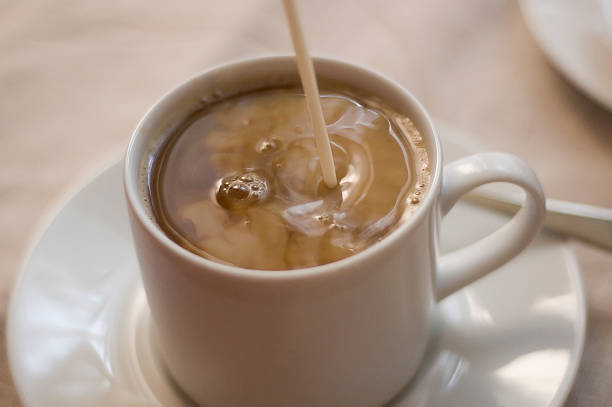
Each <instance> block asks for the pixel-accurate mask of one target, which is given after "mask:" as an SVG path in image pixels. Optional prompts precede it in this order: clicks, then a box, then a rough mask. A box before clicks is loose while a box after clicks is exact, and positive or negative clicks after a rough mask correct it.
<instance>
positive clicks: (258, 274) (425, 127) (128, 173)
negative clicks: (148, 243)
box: [123, 55, 442, 280]
mask: <svg viewBox="0 0 612 407" xmlns="http://www.w3.org/2000/svg"><path fill="white" fill-rule="evenodd" d="M288 61H295V57H294V56H293V55H273V56H264V57H256V58H246V59H240V60H235V61H230V62H226V63H222V64H219V65H216V66H213V67H210V68H208V69H205V70H203V71H200V72H198V73H196V74H195V75H193V76H191V77H189V78H188V79H186V80H184V81H183V82H181V83H180V84H178V85H177V86H175V87H173V88H172V89H171V90H169V91H167V92H166V93H165V94H163V95H162V96H161V97H160V98H159V99H157V100H156V101H155V103H154V104H153V105H152V106H151V107H150V108H149V109H148V110H147V112H146V113H145V115H144V116H143V117H142V119H141V120H140V121H139V122H138V124H137V126H136V128H135V130H134V131H133V133H132V135H131V137H130V142H129V144H128V147H127V151H126V154H125V160H124V168H123V184H124V191H125V195H126V198H127V204H128V205H129V207H130V208H131V209H132V211H133V213H134V215H135V216H136V218H137V220H138V222H140V223H141V225H142V226H143V227H144V228H145V230H146V232H147V233H149V234H150V235H151V236H153V237H154V239H155V240H157V241H158V243H161V244H162V245H163V246H164V247H165V248H167V249H169V250H170V251H171V252H172V253H173V254H174V255H176V256H179V257H181V258H183V259H184V260H186V261H188V262H189V263H191V264H193V265H195V266H199V267H201V268H202V270H201V271H202V272H204V270H206V272H217V273H219V274H220V275H222V276H225V277H233V278H241V279H244V278H246V279H257V280H261V279H265V280H291V279H299V278H309V277H314V276H320V275H326V274H330V273H335V272H342V271H343V270H344V271H350V269H352V266H353V265H357V264H359V263H361V262H363V261H364V260H366V259H368V258H370V257H372V256H374V255H376V254H377V253H379V252H381V251H384V250H385V248H388V247H389V246H392V245H394V244H395V243H397V240H398V239H400V238H401V237H402V236H403V235H405V234H406V233H409V231H410V230H411V229H413V228H414V227H415V225H416V224H418V223H419V222H421V221H423V218H424V217H425V216H427V215H426V214H427V213H428V212H429V211H430V210H432V208H431V207H432V206H433V205H435V202H436V199H437V198H436V196H437V195H438V193H439V191H440V183H441V177H442V147H441V143H440V138H439V136H438V133H437V130H436V128H435V126H434V124H433V120H432V119H431V117H430V116H429V114H428V113H427V111H426V110H425V108H424V107H423V105H422V104H421V102H419V100H418V99H417V98H416V97H415V96H414V95H413V94H412V93H411V92H410V91H408V90H407V89H406V88H404V87H403V86H402V85H400V84H399V83H398V82H396V81H394V80H392V79H390V78H388V77H387V76H385V75H383V74H380V73H378V72H376V71H373V70H371V69H369V68H364V67H362V66H359V65H356V64H353V63H350V62H346V61H343V60H340V59H336V58H329V57H313V63H314V66H315V71H316V70H318V68H320V67H323V66H327V67H328V68H329V67H332V66H333V67H335V68H339V69H342V70H351V71H352V72H354V73H357V75H361V76H365V77H369V78H370V79H371V80H374V81H377V82H379V83H380V84H385V85H386V86H387V87H389V88H393V89H394V90H396V91H398V93H397V94H398V95H401V98H403V99H404V102H407V104H408V105H409V106H411V108H412V109H411V110H412V111H411V112H410V115H409V117H410V119H411V120H413V121H414V118H415V115H418V116H419V119H420V120H419V121H420V122H421V126H417V128H418V130H419V131H420V133H421V136H422V137H424V138H426V139H427V140H428V141H429V148H428V149H427V151H428V152H429V154H430V168H431V171H432V172H431V175H432V176H431V180H430V185H429V188H428V190H427V192H426V194H425V197H424V199H423V201H422V203H421V204H420V205H419V207H418V208H417V209H416V211H415V212H414V213H413V214H412V215H411V216H410V218H409V219H407V220H406V221H404V222H403V223H402V224H401V225H399V227H397V228H396V229H395V230H393V231H392V232H391V233H389V234H388V235H387V236H385V237H384V238H382V239H381V241H380V242H377V243H375V244H373V245H372V246H369V247H367V248H366V249H364V250H362V251H361V252H358V253H356V254H353V255H351V256H349V257H346V258H343V259H340V260H337V261H334V262H331V263H327V264H322V265H317V266H312V267H304V268H299V269H289V270H259V269H248V268H244V267H239V266H235V265H230V264H223V263H218V262H215V261H212V260H209V259H206V258H204V257H202V256H199V255H197V254H195V253H193V252H191V251H189V250H187V249H185V248H183V247H182V246H180V245H179V244H178V243H176V242H175V241H173V240H172V239H170V237H168V236H167V235H166V234H165V233H164V232H163V231H162V230H161V228H160V227H159V225H157V223H156V222H155V221H154V220H153V219H152V218H151V217H150V216H149V214H148V213H147V211H146V209H145V204H144V200H143V197H142V195H141V193H140V188H139V182H140V180H139V168H140V167H141V162H142V159H143V157H142V154H141V155H139V156H135V152H137V151H138V150H139V148H138V147H140V145H139V143H141V142H142V141H141V140H142V139H145V140H146V139H147V137H146V136H147V130H149V131H150V130H151V129H149V122H151V121H152V120H153V119H154V118H155V116H156V115H159V114H161V113H163V109H164V107H165V105H166V104H167V103H168V101H169V100H171V99H172V97H173V96H175V95H177V94H180V93H182V92H187V91H188V89H189V88H190V87H191V86H193V85H194V83H195V82H197V81H199V80H202V79H203V78H205V77H208V76H215V75H219V74H221V73H222V72H224V71H228V70H239V69H249V68H252V67H255V66H257V65H260V64H261V65H266V64H281V63H282V64H286V63H287V62H288ZM295 70H296V71H297V67H296V68H295ZM383 100H385V99H384V98H383ZM385 101H386V100H385ZM160 111H161V112H160ZM432 147H433V148H432ZM432 162H433V165H431V164H432Z"/></svg>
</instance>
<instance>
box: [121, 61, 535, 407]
mask: <svg viewBox="0 0 612 407" xmlns="http://www.w3.org/2000/svg"><path fill="white" fill-rule="evenodd" d="M314 62H315V69H316V72H317V77H318V78H319V81H321V82H327V81H331V82H335V83H339V84H343V85H346V86H348V87H350V88H354V89H359V90H360V92H362V93H365V94H368V95H372V96H376V97H379V98H381V99H382V100H384V101H386V102H387V103H388V104H390V105H392V106H394V107H395V108H396V109H397V110H398V111H399V112H401V113H404V114H406V115H407V116H408V117H410V118H411V119H412V120H413V122H414V124H415V125H416V127H417V128H418V129H419V130H420V132H421V135H422V136H423V138H424V141H425V143H426V146H427V149H428V151H429V154H430V157H429V159H430V164H431V170H432V180H431V186H430V189H429V191H428V192H427V194H426V196H425V199H424V200H423V202H422V204H421V206H420V208H419V209H418V210H417V211H416V213H415V214H414V215H413V216H412V218H411V219H409V220H408V221H407V222H405V223H404V224H402V225H401V226H399V227H398V228H397V230H395V231H394V232H392V233H391V234H390V235H389V236H387V237H385V238H384V239H383V240H382V241H381V242H379V243H377V244H375V245H373V246H371V247H369V248H368V249H366V250H364V251H362V252H360V253H358V254H356V255H354V256H351V257H349V258H346V259H343V260H340V261H337V262H334V263H330V264H325V265H322V266H317V267H312V268H306V269H300V270H289V271H275V272H273V271H262V270H248V269H244V268H240V267H233V266H229V265H224V264H218V263H215V262H212V261H210V260H207V259H204V258H202V257H199V256H197V255H195V254H193V253H191V252H189V251H187V250H185V249H183V248H182V247H180V246H179V245H177V244H176V243H175V242H173V241H172V240H170V239H169V238H168V237H167V236H166V235H165V234H164V233H163V232H162V231H161V230H160V228H159V227H158V225H157V224H156V222H155V221H154V220H152V219H151V217H150V216H149V213H150V212H149V211H147V204H146V202H145V199H144V194H145V192H144V191H143V190H144V187H143V184H142V171H143V168H145V167H146V161H147V158H148V154H149V152H150V151H151V149H152V148H155V147H156V146H157V145H158V144H159V143H160V141H161V140H163V138H164V137H165V136H166V135H167V134H168V132H169V131H170V129H172V127H173V126H175V125H176V124H178V123H179V122H180V121H181V120H183V119H184V118H185V117H187V115H188V114H189V113H191V112H193V111H194V110H196V109H197V108H199V107H201V103H202V102H201V101H202V100H203V99H207V98H208V99H210V98H215V97H218V95H220V94H222V95H231V94H234V93H237V92H241V91H247V90H252V89H257V88H260V87H265V86H275V85H287V84H295V85H298V86H299V78H298V75H297V69H296V65H295V61H294V59H293V58H292V57H268V58H260V59H253V60H247V61H243V62H238V63H233V64H229V65H225V66H221V67H216V68H213V69H210V70H208V71H205V72H203V73H201V74H198V75H196V76H195V77H193V78H191V79H189V80H187V81H186V82H184V83H183V84H181V85H180V86H178V87H177V88H175V89H173V90H172V91H170V92H169V93H168V94H166V95H165V96H163V97H162V98H161V99H160V100H159V101H158V102H157V103H156V104H155V105H154V106H153V107H152V108H151V110H149V112H148V113H147V114H146V115H145V117H144V118H143V119H142V121H141V122H140V123H139V125H138V127H137V128H136V130H135V131H134V134H133V136H132V140H131V143H130V145H129V148H128V152H127V157H126V161H125V174H124V177H125V178H124V182H125V191H126V195H127V201H128V204H129V205H128V206H129V213H130V219H131V225H132V232H133V237H134V243H135V245H136V250H137V254H138V259H139V262H140V267H141V273H142V278H143V282H144V287H145V290H146V293H147V298H148V301H149V305H150V307H151V313H152V317H153V322H154V325H155V329H156V332H157V336H158V342H159V346H160V351H161V354H162V356H163V358H164V360H165V362H166V364H167V367H168V369H169V371H170V372H171V374H172V376H173V378H174V379H175V381H176V382H177V383H178V384H179V385H180V387H182V389H183V390H184V391H185V392H186V393H187V394H188V395H189V396H190V397H191V398H193V400H194V401H196V402H197V403H200V404H201V405H203V406H212V407H216V406H223V407H228V406H230V407H232V406H240V407H244V406H265V407H273V406H283V407H286V406H292V407H297V406H307V407H313V406H317V407H322V406H334V407H342V406H346V407H359V406H368V407H371V406H380V405H382V404H383V403H385V402H386V401H388V400H389V399H391V398H392V397H393V396H394V395H395V394H396V393H398V392H399V391H400V389H401V388H402V387H403V386H404V385H406V384H407V383H408V382H409V380H410V378H411V377H412V376H413V374H414V373H415V371H416V370H417V368H418V366H419V363H420V361H421V359H422V356H423V354H424V351H425V347H426V344H427V340H428V335H429V326H430V316H431V313H432V310H433V308H434V307H435V305H436V302H437V301H440V300H441V299H443V298H444V297H446V296H448V295H450V294H452V293H453V292H455V291H456V290H459V289H460V288H462V287H464V286H465V285H467V284H469V283H471V282H472V281H474V280H476V279H478V278H480V277H482V276H484V275H485V274H487V273H489V272H490V271H492V270H494V269H495V268H496V267H498V266H500V265H502V264H503V263H505V262H506V261H508V260H510V259H511V258H512V257H514V256H516V255H517V254H518V253H519V252H520V251H521V250H523V249H524V248H525V247H526V246H527V245H528V244H529V242H530V241H531V240H532V239H533V237H534V236H535V235H536V233H537V232H538V230H539V228H540V225H541V223H542V220H543V216H544V195H543V192H542V189H541V187H540V184H539V182H538V180H537V178H536V176H535V175H534V173H533V172H532V171H531V170H530V169H529V168H528V167H527V166H526V165H525V164H524V163H523V162H522V161H521V160H519V159H518V158H516V157H514V156H511V155H508V154H503V153H484V154H477V155H474V156H471V157H468V158H465V159H462V160H459V161H456V162H454V163H452V164H449V165H447V166H445V167H443V166H442V150H441V146H440V140H439V138H438V135H437V133H436V130H435V128H434V125H433V123H432V120H431V118H430V117H429V115H428V114H427V112H426V111H425V109H424V108H423V106H422V105H421V104H420V103H419V102H418V101H417V100H416V99H415V97H414V96H412V94H410V92H408V91H407V90H406V89H404V88H403V87H402V86H400V85H399V84H397V83H395V82H393V81H391V80H389V79H388V78H385V77H384V76H381V75H379V74H377V73H375V72H372V71H370V70H367V69H364V68H361V67H358V66H355V65H351V64H348V63H345V62H340V61H337V60H331V59H315V61H314ZM489 182H510V183H512V184H516V185H518V186H520V187H521V188H522V189H524V190H525V191H526V199H525V203H524V206H523V208H522V209H521V210H520V211H519V212H518V213H517V214H516V215H515V216H514V218H513V219H512V220H510V221H509V222H508V223H507V224H506V225H504V226H503V227H502V228H501V229H499V230H498V231H496V232H494V233H493V234H491V235H490V236H488V237H486V238H484V239H483V240H481V241H478V242H476V243H473V244H472V245H470V246H468V247H466V248H463V249H460V250H457V251H455V252H453V253H450V254H445V255H443V256H440V254H439V253H438V242H439V237H438V234H439V229H440V220H441V218H442V217H443V216H444V214H446V213H447V212H448V211H449V210H450V209H451V208H452V207H453V205H454V204H455V202H457V200H458V199H459V198H460V197H461V196H462V195H463V194H465V193H466V192H468V191H470V190H471V189H473V188H475V187H476V186H479V185H482V184H485V183H489Z"/></svg>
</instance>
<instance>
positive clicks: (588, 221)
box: [466, 190, 612, 250]
mask: <svg viewBox="0 0 612 407" xmlns="http://www.w3.org/2000/svg"><path fill="white" fill-rule="evenodd" d="M466 199H468V200H469V201H470V202H472V203H475V204H477V205H480V206H484V207H487V208H491V209H495V210H498V211H501V212H505V213H514V212H516V211H517V210H518V209H519V208H520V207H521V205H522V197H521V196H520V195H517V194H513V193H503V192H501V191H490V190H487V191H480V190H478V191H477V192H473V193H471V194H468V195H467V196H466ZM544 227H545V228H546V229H548V230H550V231H553V232H556V233H561V234H564V235H567V236H571V237H576V238H578V239H581V240H584V241H585V242H588V243H592V244H594V245H597V246H599V247H602V248H604V249H608V250H612V209H609V208H602V207H598V206H592V205H585V204H580V203H577V202H567V201H558V200H555V199H547V200H546V218H545V220H544Z"/></svg>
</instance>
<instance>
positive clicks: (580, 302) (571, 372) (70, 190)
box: [5, 148, 587, 407]
mask: <svg viewBox="0 0 612 407" xmlns="http://www.w3.org/2000/svg"><path fill="white" fill-rule="evenodd" d="M469 150H470V149H469V148H468V151H467V152H468V153H469ZM123 154H124V152H123V151H121V152H119V150H118V149H117V150H115V151H112V152H111V153H109V154H107V155H105V156H104V158H103V159H101V160H98V161H97V162H96V163H94V164H93V165H92V166H90V169H89V170H87V171H85V173H84V174H83V175H81V176H79V177H77V178H76V179H75V181H73V182H71V183H70V184H69V186H68V187H67V188H65V189H64V192H63V193H61V194H60V195H59V196H58V198H56V199H54V200H53V201H52V203H51V204H50V205H49V206H48V210H46V211H45V213H44V214H43V215H41V216H40V217H39V221H38V222H37V226H36V227H35V229H34V230H35V232H33V233H32V234H31V238H30V239H29V240H28V244H27V245H26V246H25V247H26V249H25V250H23V252H22V253H23V255H22V256H21V261H20V266H19V269H18V270H19V271H18V273H17V275H16V277H15V282H14V284H13V286H12V288H11V292H10V298H9V301H8V306H7V311H6V334H5V335H6V336H5V338H6V349H7V356H8V357H7V360H8V365H9V373H10V376H11V378H12V380H13V383H14V388H15V391H16V392H17V394H18V396H19V400H20V402H22V403H23V404H24V407H32V406H31V405H30V404H27V403H26V400H27V397H26V395H25V394H23V391H22V390H21V389H22V387H20V386H19V380H18V378H17V377H16V374H15V372H16V370H15V369H14V367H15V366H16V363H17V362H16V361H14V358H15V357H16V353H15V351H14V348H15V345H14V344H15V341H16V340H17V338H16V337H15V335H16V334H15V331H16V327H15V324H16V317H15V312H16V311H15V305H14V303H15V298H16V296H17V294H18V292H19V291H20V289H21V287H22V284H23V280H24V275H25V274H26V270H27V266H28V264H29V262H30V259H31V258H32V255H33V254H34V251H35V250H36V248H37V246H38V244H39V242H40V241H41V239H42V238H43V236H44V234H45V232H46V231H47V230H48V229H49V227H50V226H51V224H52V223H53V222H54V220H55V219H56V218H57V217H58V216H59V214H60V212H61V211H62V210H63V209H64V208H65V207H66V206H67V205H68V204H69V203H70V202H71V201H72V200H73V199H74V198H75V197H76V196H78V195H79V194H80V193H81V192H82V191H83V190H84V189H85V188H86V187H87V186H89V185H90V184H91V183H92V182H94V181H95V180H96V179H97V178H98V177H100V176H101V175H103V174H104V173H106V172H107V171H109V170H110V169H111V168H113V167H115V166H117V165H119V166H120V165H122V162H123ZM559 237H560V239H559V240H560V241H559V248H560V249H561V250H560V251H561V252H562V253H563V256H564V257H565V263H566V264H567V269H568V274H569V281H570V284H571V286H572V287H573V288H574V290H573V291H574V292H575V293H576V299H577V304H576V311H577V314H576V321H575V327H576V329H575V330H574V333H575V335H576V336H575V340H576V342H575V344H574V347H573V349H572V355H571V360H570V362H569V364H568V366H567V368H566V371H565V375H564V377H563V379H562V381H561V383H560V384H559V386H558V387H557V389H556V392H555V395H554V397H553V398H552V400H551V402H550V404H549V407H561V406H562V405H563V403H564V402H565V401H566V400H567V398H568V396H569V394H570V392H571V390H572V385H573V384H574V382H575V380H576V376H577V374H578V370H579V367H580V362H581V361H582V357H583V353H584V344H585V338H586V329H587V318H586V293H585V290H584V281H583V278H582V275H581V270H580V266H579V264H578V261H577V258H576V255H575V253H574V252H573V250H571V248H570V246H569V245H568V239H567V238H563V237H562V236H559Z"/></svg>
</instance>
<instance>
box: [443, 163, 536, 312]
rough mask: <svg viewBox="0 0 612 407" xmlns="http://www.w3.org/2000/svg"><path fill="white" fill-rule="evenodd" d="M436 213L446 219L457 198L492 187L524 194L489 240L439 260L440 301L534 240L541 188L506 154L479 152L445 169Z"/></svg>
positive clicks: (529, 174)
mask: <svg viewBox="0 0 612 407" xmlns="http://www.w3.org/2000/svg"><path fill="white" fill-rule="evenodd" d="M443 173H444V175H443V176H444V178H443V182H442V193H441V197H440V211H441V214H442V216H445V215H446V214H447V213H448V212H449V211H450V210H451V209H452V207H453V206H454V205H455V204H456V203H457V201H458V200H459V198H461V196H462V195H464V194H466V193H467V192H469V191H471V190H472V189H474V188H476V187H478V186H480V185H483V184H488V183H491V182H509V183H512V184H515V185H518V186H519V187H521V188H522V189H524V190H525V192H526V196H525V202H524V204H523V207H522V208H521V209H520V210H519V211H518V212H517V213H516V215H514V217H513V218H512V219H511V220H510V221H509V222H508V223H506V224H505V225H503V226H502V227H501V228H499V229H498V230H496V231H495V232H493V233H492V234H490V235H489V236H487V237H485V238H483V239H481V240H479V241H477V242H475V243H472V244H470V245H469V246H467V247H464V248H462V249H458V250H455V251H453V252H451V253H448V254H445V255H443V256H441V257H440V258H439V259H438V266H437V271H436V294H437V299H438V301H439V300H441V299H443V298H445V297H447V296H448V295H450V294H452V293H454V292H455V291H457V290H459V289H461V288H463V287H465V286H466V285H468V284H470V283H472V282H473V281H475V280H477V279H479V278H480V277H483V276H484V275H486V274H488V273H489V272H491V271H493V270H495V269H496V268H498V267H499V266H501V265H503V264H504V263H506V262H507V261H509V260H510V259H512V258H513V257H514V256H516V255H517V254H519V253H520V252H521V251H522V250H523V249H524V248H525V247H527V245H528V244H529V243H530V242H531V241H532V240H533V238H534V237H535V236H536V234H537V233H538V231H539V230H540V227H541V225H542V222H543V220H544V214H545V208H546V200H545V197H544V192H543V190H542V186H541V185H540V182H539V181H538V178H537V177H536V175H535V174H534V172H533V171H532V170H531V168H529V167H528V166H527V164H525V162H524V161H522V160H521V159H519V158H518V157H516V156H513V155H511V154H506V153H481V154H475V155H472V156H469V157H465V158H462V159H460V160H457V161H454V162H452V163H450V164H448V165H446V166H445V167H444V172H443Z"/></svg>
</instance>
